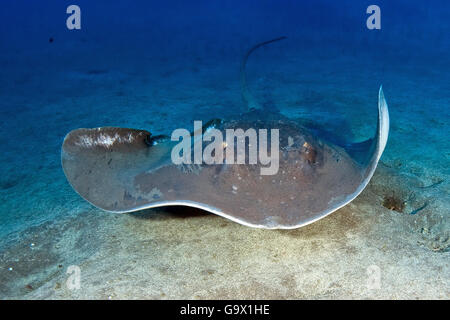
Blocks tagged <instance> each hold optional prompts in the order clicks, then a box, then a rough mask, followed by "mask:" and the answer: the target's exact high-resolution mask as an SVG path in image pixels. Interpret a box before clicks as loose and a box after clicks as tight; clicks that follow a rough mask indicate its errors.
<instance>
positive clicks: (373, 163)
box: [354, 86, 389, 197]
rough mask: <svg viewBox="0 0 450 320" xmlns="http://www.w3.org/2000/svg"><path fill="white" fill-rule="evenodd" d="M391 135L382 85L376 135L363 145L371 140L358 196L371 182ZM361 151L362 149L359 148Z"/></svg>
mask: <svg viewBox="0 0 450 320" xmlns="http://www.w3.org/2000/svg"><path fill="white" fill-rule="evenodd" d="M388 136H389V110H388V105H387V103H386V99H385V98H384V93H383V87H382V86H380V90H379V92H378V123H377V130H376V136H375V137H374V138H373V139H369V140H367V141H365V142H363V143H361V146H364V145H365V146H366V147H367V146H369V144H368V142H369V141H371V144H370V146H369V148H368V155H369V156H368V161H367V167H366V169H365V171H364V174H363V180H362V182H361V185H360V186H359V188H358V190H357V192H356V195H355V196H354V197H356V196H357V195H358V194H359V193H361V192H362V190H364V188H365V187H366V186H367V184H368V183H369V181H370V179H371V178H372V176H373V174H374V173H375V169H376V168H377V165H378V161H379V160H380V158H381V155H382V154H383V151H384V148H385V147H386V144H387V140H388ZM359 151H361V150H359Z"/></svg>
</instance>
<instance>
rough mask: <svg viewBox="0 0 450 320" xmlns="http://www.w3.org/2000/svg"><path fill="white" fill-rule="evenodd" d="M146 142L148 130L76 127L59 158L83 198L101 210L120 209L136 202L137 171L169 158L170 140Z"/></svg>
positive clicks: (66, 138) (70, 180) (68, 137)
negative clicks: (135, 177) (135, 181)
mask: <svg viewBox="0 0 450 320" xmlns="http://www.w3.org/2000/svg"><path fill="white" fill-rule="evenodd" d="M157 138H158V143H155V144H154V145H153V144H152V143H149V142H151V141H152V136H151V134H150V133H149V132H148V131H145V130H135V129H126V128H115V127H102V128H94V129H84V128H82V129H77V130H73V131H71V132H70V133H69V134H67V136H66V137H65V139H64V143H63V146H62V150H61V161H62V167H63V170H64V173H65V175H66V177H67V180H68V181H69V183H70V185H71V186H72V187H73V188H74V189H75V191H77V193H78V194H80V195H81V196H82V197H83V198H84V199H85V200H87V201H88V202H90V203H91V204H93V205H95V206H96V207H99V208H101V209H104V210H108V211H114V212H123V211H124V210H126V209H128V208H129V207H133V206H136V205H139V199H138V198H135V197H132V196H131V194H132V193H134V194H136V190H134V187H133V181H132V179H133V177H134V176H135V175H136V174H137V173H141V172H150V171H151V170H155V169H157V168H159V167H161V166H163V165H165V164H166V163H168V162H169V161H170V151H171V148H172V144H171V143H172V142H171V141H170V140H166V141H160V140H161V137H160V136H158V137H157Z"/></svg>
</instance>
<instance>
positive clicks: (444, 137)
mask: <svg viewBox="0 0 450 320" xmlns="http://www.w3.org/2000/svg"><path fill="white" fill-rule="evenodd" d="M70 4H77V5H79V7H80V8H81V13H82V15H81V30H68V29H67V28H66V18H67V17H68V15H67V14H66V8H67V6H68V5H70ZM371 4H377V5H378V6H379V7H380V8H381V30H368V29H367V27H366V19H367V17H368V14H366V8H367V7H368V6H369V5H371ZM449 17H450V2H449V1H446V0H442V1H439V0H434V1H432V2H426V1H411V0H404V1H398V0H395V1H393V0H391V1H381V0H376V1H372V0H371V1H365V0H364V1H355V0H351V1H350V0H346V1H342V0H340V1H331V0H330V1H324V0H322V1H275V0H273V1H266V0H254V1H211V0H204V1H185V0H180V1H170V0H169V1H158V2H157V1H123V0H120V1H119V0H117V1H104V0H95V1H93V0H89V1H82V0H76V1H62V0H54V1H44V0H42V1H24V0H14V1H13V0H4V1H2V2H1V3H0V23H1V26H0V70H1V72H0V114H1V128H0V130H1V131H0V148H1V150H0V168H1V175H0V197H1V201H0V239H6V238H8V237H9V236H11V235H17V234H19V235H20V232H21V231H23V230H25V229H27V228H29V227H31V226H35V225H39V224H41V223H43V222H46V221H54V220H55V219H60V218H61V217H64V216H68V215H77V214H79V213H80V212H82V211H83V210H86V209H88V208H91V206H90V205H89V204H88V203H86V202H85V201H83V200H82V199H81V198H80V197H79V196H78V195H77V194H76V193H75V192H74V191H73V190H72V189H71V188H70V186H69V185H68V183H67V181H66V179H65V177H64V175H63V172H62V169H61V165H60V148H61V144H62V141H63V139H64V136H65V134H67V133H68V132H69V131H71V130H73V129H76V128H79V127H98V126H121V127H130V128H141V129H146V130H149V131H151V132H152V133H154V134H163V133H168V132H171V130H173V129H174V128H178V127H187V128H190V127H191V126H192V122H193V120H208V119H211V118H217V117H227V116H232V115H233V114H238V113H240V112H243V111H245V106H244V104H243V102H242V100H241V95H240V88H239V65H240V59H241V57H242V55H243V54H244V53H245V51H246V50H247V49H248V48H249V47H251V46H252V45H254V44H256V43H258V42H260V41H265V40H269V39H272V38H275V37H278V36H287V39H286V40H284V41H282V42H278V43H274V44H272V45H270V46H268V47H265V48H263V49H260V50H259V51H257V52H255V54H254V55H252V57H251V59H250V61H249V63H248V75H249V83H250V89H251V90H252V92H253V94H254V95H255V96H256V97H258V99H259V101H260V102H261V103H263V104H265V105H267V106H269V107H270V106H272V107H273V108H274V110H280V112H281V113H282V114H284V115H286V116H289V117H292V118H295V119H304V120H305V121H311V122H315V123H321V124H322V125H324V126H326V127H327V128H329V129H330V130H331V131H333V130H334V132H336V133H338V134H339V135H342V136H343V137H344V138H345V139H349V140H354V141H358V140H363V139H366V138H368V137H371V136H372V135H373V132H374V130H375V125H376V112H377V110H376V104H377V93H378V88H379V86H380V85H381V84H383V88H384V91H385V95H386V99H387V101H388V103H389V107H390V114H391V135H390V139H389V143H388V146H387V149H386V151H385V154H384V155H383V158H382V162H383V163H385V164H386V165H388V166H390V167H393V168H395V169H396V170H398V171H400V172H404V173H405V174H408V175H415V176H417V177H419V178H420V179H421V181H423V183H424V185H427V184H430V183H433V182H434V181H440V180H442V181H444V182H443V183H440V184H439V186H438V187H439V188H440V190H441V191H442V192H443V193H442V194H445V195H448V193H447V192H448V190H449V189H448V188H449V187H448V178H449V177H450V170H449V168H450V143H449V141H450V139H449V132H450V130H449V122H450V121H449V120H450V112H449V111H450V54H449V52H450V36H449V34H450V19H449ZM445 209H447V211H445ZM441 210H444V211H445V212H444V211H443V212H442V213H443V214H446V217H447V218H448V212H449V211H448V208H441Z"/></svg>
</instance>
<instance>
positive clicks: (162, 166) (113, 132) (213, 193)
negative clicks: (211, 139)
mask: <svg viewBox="0 0 450 320" xmlns="http://www.w3.org/2000/svg"><path fill="white" fill-rule="evenodd" d="M250 127H252V128H255V129H258V128H268V129H270V128H277V129H279V132H280V163H279V170H278V173H277V174H275V175H266V176H264V175H261V174H260V164H256V165H248V164H246V165H239V164H213V165H205V164H202V165H200V166H198V165H178V166H176V165H174V164H172V162H171V160H170V151H171V147H172V146H173V145H174V143H173V142H171V141H167V142H166V143H160V144H157V145H155V146H149V145H148V143H146V138H147V137H148V136H149V133H148V132H147V131H139V130H133V129H119V128H102V129H78V130H75V131H73V132H71V133H70V134H69V135H68V136H67V137H66V139H65V141H64V145H63V152H62V162H63V168H64V172H65V174H66V176H67V178H68V180H69V181H70V183H71V184H72V186H73V187H74V189H75V190H77V192H78V193H79V194H80V195H81V196H82V197H83V198H85V199H86V200H88V201H89V202H91V203H92V204H94V205H95V206H97V207H100V208H102V209H105V210H108V211H114V212H127V211H134V210H136V209H138V208H140V207H146V206H147V207H148V206H152V205H157V204H158V203H163V202H176V201H190V202H195V203H199V204H204V205H205V206H209V207H213V208H215V209H218V210H220V211H222V212H224V213H226V214H227V215H230V216H232V217H234V218H236V219H237V220H239V221H242V222H245V223H246V224H249V225H255V226H257V225H264V226H267V227H276V226H284V227H289V226H295V225H299V224H302V223H307V222H308V221H311V220H313V219H314V218H316V217H317V216H320V215H321V214H322V213H323V212H325V211H327V210H328V209H329V208H331V207H337V206H338V205H339V204H340V203H341V202H342V201H343V200H344V199H345V198H346V197H347V196H349V195H351V194H352V193H354V192H355V191H356V189H357V188H358V186H359V185H360V184H361V181H362V180H363V170H362V168H361V167H360V166H359V165H358V164H357V163H356V162H354V161H353V160H352V159H351V158H350V157H349V156H348V154H347V153H346V152H345V151H344V150H343V149H342V148H339V147H336V146H332V145H329V144H326V143H324V142H322V141H320V140H318V139H316V138H314V137H312V136H311V135H310V134H309V133H308V132H307V131H306V130H305V129H304V128H302V127H300V126H298V125H296V124H295V123H294V122H290V121H286V120H274V121H269V122H263V121H258V122H251V123H249V122H244V121H240V122H236V121H229V122H226V123H224V124H222V125H221V127H220V128H219V129H221V130H224V129H226V128H242V129H244V130H246V129H247V128H250ZM130 133H131V135H130ZM86 135H87V136H89V137H93V139H86V138H85V136H86ZM99 136H102V139H100V138H98V137H99ZM130 136H131V139H127V137H128V138H129V137H130ZM113 137H116V140H115V141H114V142H113V143H111V141H112V140H113ZM289 137H290V138H292V139H291V140H290V142H291V143H290V144H289V141H288V139H289ZM83 141H88V142H89V143H90V144H88V145H86V144H83ZM91 141H94V142H95V143H91ZM105 141H106V143H105ZM247 142H248V141H247ZM292 142H293V143H292ZM224 157H226V152H224Z"/></svg>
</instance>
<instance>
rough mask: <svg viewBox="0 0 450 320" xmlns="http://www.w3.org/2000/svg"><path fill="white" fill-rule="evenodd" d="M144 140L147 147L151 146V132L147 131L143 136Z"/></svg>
mask: <svg viewBox="0 0 450 320" xmlns="http://www.w3.org/2000/svg"><path fill="white" fill-rule="evenodd" d="M144 142H145V144H146V145H148V146H149V147H151V146H153V139H152V134H151V133H149V134H148V135H146V136H145V138H144Z"/></svg>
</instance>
